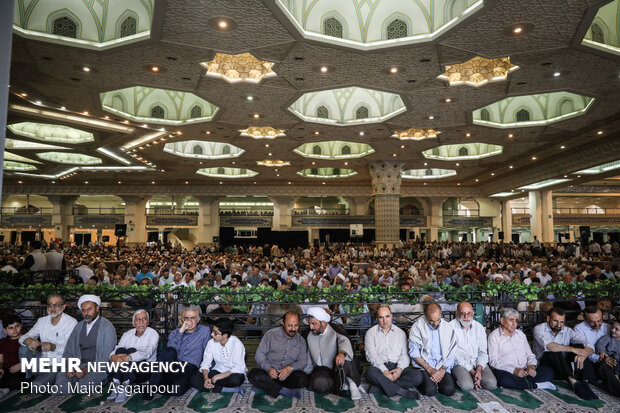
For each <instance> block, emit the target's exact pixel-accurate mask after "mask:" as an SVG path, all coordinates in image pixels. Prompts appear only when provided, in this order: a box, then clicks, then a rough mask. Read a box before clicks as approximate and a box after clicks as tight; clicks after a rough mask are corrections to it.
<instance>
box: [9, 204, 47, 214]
mask: <svg viewBox="0 0 620 413" xmlns="http://www.w3.org/2000/svg"><path fill="white" fill-rule="evenodd" d="M51 213H52V208H49V207H42V208H38V207H33V206H30V207H2V208H0V214H2V215H42V214H51Z"/></svg>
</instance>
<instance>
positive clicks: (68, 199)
mask: <svg viewBox="0 0 620 413" xmlns="http://www.w3.org/2000/svg"><path fill="white" fill-rule="evenodd" d="M79 197H80V196H79V195H47V199H48V201H50V202H51V203H52V204H68V203H71V204H73V203H74V202H75V201H77V200H78V198H79Z"/></svg>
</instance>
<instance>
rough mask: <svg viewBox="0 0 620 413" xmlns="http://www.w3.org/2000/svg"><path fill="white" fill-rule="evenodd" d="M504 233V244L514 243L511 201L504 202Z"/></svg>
mask: <svg viewBox="0 0 620 413" xmlns="http://www.w3.org/2000/svg"><path fill="white" fill-rule="evenodd" d="M502 231H504V242H507V243H509V242H510V241H512V208H511V207H510V201H502Z"/></svg>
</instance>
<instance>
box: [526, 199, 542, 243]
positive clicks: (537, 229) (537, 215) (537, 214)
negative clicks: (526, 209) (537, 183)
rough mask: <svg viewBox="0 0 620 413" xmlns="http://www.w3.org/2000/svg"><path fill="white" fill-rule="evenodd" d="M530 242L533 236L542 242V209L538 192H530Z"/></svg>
mask: <svg viewBox="0 0 620 413" xmlns="http://www.w3.org/2000/svg"><path fill="white" fill-rule="evenodd" d="M529 201H530V241H534V236H536V238H537V239H538V240H539V241H541V242H542V228H541V223H542V207H541V205H540V204H541V202H540V192H538V191H530V193H529Z"/></svg>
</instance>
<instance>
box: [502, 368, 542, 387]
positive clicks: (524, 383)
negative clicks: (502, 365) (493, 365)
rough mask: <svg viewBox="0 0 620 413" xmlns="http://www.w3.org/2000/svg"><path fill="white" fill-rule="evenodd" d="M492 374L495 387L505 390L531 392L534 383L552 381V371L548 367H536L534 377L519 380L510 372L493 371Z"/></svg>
mask: <svg viewBox="0 0 620 413" xmlns="http://www.w3.org/2000/svg"><path fill="white" fill-rule="evenodd" d="M493 374H495V378H497V385H498V386H499V387H505V388H507V389H517V390H531V389H535V388H536V383H542V382H543V381H551V380H553V369H552V368H551V367H548V366H538V368H537V369H536V377H530V376H525V377H523V378H521V377H517V376H515V375H514V374H512V372H510V371H506V370H496V369H493Z"/></svg>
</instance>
